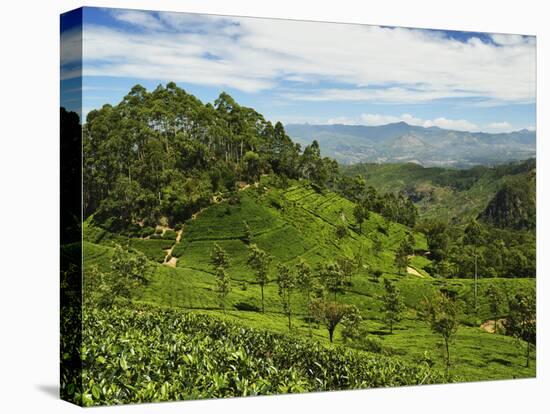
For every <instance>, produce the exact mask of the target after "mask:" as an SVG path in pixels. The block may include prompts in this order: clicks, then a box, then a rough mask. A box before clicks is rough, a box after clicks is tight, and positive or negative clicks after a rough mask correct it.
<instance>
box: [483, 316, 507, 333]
mask: <svg viewBox="0 0 550 414" xmlns="http://www.w3.org/2000/svg"><path fill="white" fill-rule="evenodd" d="M504 321H505V319H497V329H498V328H502V327H504ZM479 327H480V328H481V329H483V330H484V331H485V332H489V333H495V320H494V319H489V320H488V321H485V322H483V323H482V324H481V325H479Z"/></svg>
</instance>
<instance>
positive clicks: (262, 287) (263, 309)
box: [260, 285, 265, 313]
mask: <svg viewBox="0 0 550 414" xmlns="http://www.w3.org/2000/svg"><path fill="white" fill-rule="evenodd" d="M260 288H261V290H262V313H264V312H265V308H264V285H260Z"/></svg>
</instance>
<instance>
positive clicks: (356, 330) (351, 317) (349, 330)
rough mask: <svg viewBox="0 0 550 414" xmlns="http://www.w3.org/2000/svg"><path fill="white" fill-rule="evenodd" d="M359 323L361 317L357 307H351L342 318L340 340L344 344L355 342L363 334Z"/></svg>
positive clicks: (361, 320) (361, 319)
mask: <svg viewBox="0 0 550 414" xmlns="http://www.w3.org/2000/svg"><path fill="white" fill-rule="evenodd" d="M361 322H363V317H362V316H361V314H360V312H359V309H358V308H357V306H353V305H352V306H351V307H350V308H349V310H348V312H347V313H346V315H344V317H343V318H342V321H341V324H342V332H341V333H342V339H343V340H344V343H348V342H353V341H357V340H358V339H359V338H360V337H361V336H362V335H363V334H364V332H362V331H361Z"/></svg>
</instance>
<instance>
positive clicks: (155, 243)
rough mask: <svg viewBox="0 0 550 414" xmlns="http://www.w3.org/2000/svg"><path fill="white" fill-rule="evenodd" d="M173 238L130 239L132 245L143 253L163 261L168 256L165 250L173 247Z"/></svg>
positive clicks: (160, 261) (157, 260) (150, 257)
mask: <svg viewBox="0 0 550 414" xmlns="http://www.w3.org/2000/svg"><path fill="white" fill-rule="evenodd" d="M173 244H174V242H173V241H172V240H163V239H149V240H141V239H130V247H131V248H132V249H134V250H137V251H139V252H141V253H143V254H144V255H145V256H146V257H147V258H148V259H149V260H152V261H155V262H158V263H162V262H163V261H164V258H165V257H166V253H165V251H164V250H166V249H169V248H170V247H172V245H173Z"/></svg>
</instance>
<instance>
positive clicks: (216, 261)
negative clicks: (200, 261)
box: [210, 243, 229, 269]
mask: <svg viewBox="0 0 550 414" xmlns="http://www.w3.org/2000/svg"><path fill="white" fill-rule="evenodd" d="M210 263H211V264H212V266H213V267H214V269H217V268H219V267H221V268H223V269H227V268H228V267H229V256H228V255H227V252H226V251H225V250H224V249H222V247H221V246H220V245H219V244H218V243H215V244H214V248H213V249H212V252H211V253H210Z"/></svg>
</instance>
